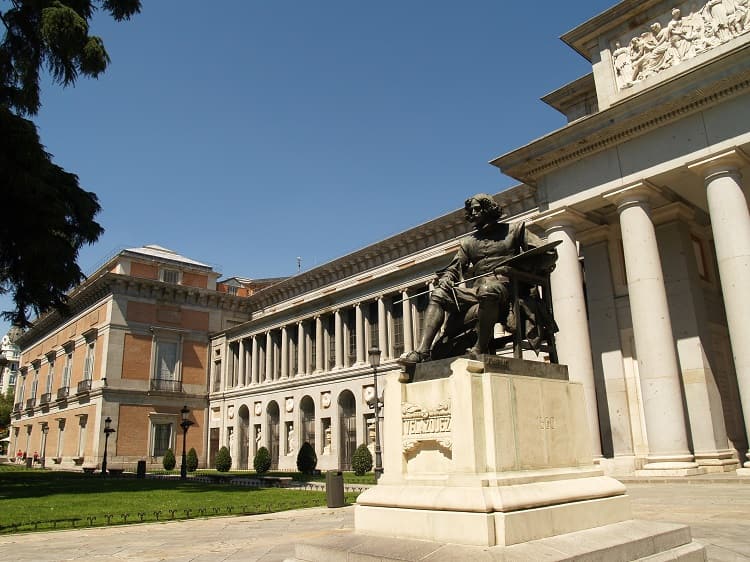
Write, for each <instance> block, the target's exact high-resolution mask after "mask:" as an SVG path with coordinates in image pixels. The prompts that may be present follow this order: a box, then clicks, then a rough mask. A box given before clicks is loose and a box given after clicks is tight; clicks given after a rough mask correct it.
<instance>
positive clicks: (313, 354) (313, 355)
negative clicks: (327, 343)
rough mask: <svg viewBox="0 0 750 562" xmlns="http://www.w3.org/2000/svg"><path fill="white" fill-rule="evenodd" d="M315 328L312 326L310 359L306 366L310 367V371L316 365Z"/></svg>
mask: <svg viewBox="0 0 750 562" xmlns="http://www.w3.org/2000/svg"><path fill="white" fill-rule="evenodd" d="M315 338H316V334H315V326H314V325H313V326H312V332H311V333H310V340H309V341H310V359H308V361H307V364H308V365H310V370H311V371H314V370H315V366H316V365H317V364H318V350H317V349H316V347H317V344H316V343H315Z"/></svg>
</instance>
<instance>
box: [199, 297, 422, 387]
mask: <svg viewBox="0 0 750 562" xmlns="http://www.w3.org/2000/svg"><path fill="white" fill-rule="evenodd" d="M427 288H428V286H427V285H425V284H419V285H415V286H413V287H410V288H408V289H404V290H400V291H398V292H394V293H389V294H383V295H380V296H378V297H376V298H374V299H369V300H368V299H364V300H362V301H361V302H356V303H353V304H350V305H343V306H340V307H338V308H333V309H331V310H328V311H326V312H324V313H319V314H315V315H313V316H310V317H307V318H302V319H296V320H294V321H292V322H290V323H288V324H284V325H281V326H277V327H274V328H271V329H265V330H261V331H258V332H255V333H252V334H249V335H246V336H242V337H239V338H236V339H230V340H229V342H228V346H227V360H226V363H225V365H224V369H223V373H222V380H221V384H220V385H217V386H214V388H212V391H214V392H216V391H228V390H231V389H234V388H240V387H251V386H256V385H261V384H265V383H271V382H275V381H281V380H285V379H290V378H298V377H303V376H309V375H316V374H321V373H325V372H331V371H338V370H342V369H348V368H356V367H360V366H361V367H364V366H367V365H368V364H369V359H368V355H367V350H368V349H369V348H372V347H378V348H379V349H380V350H381V353H382V355H381V361H388V360H393V359H396V358H397V357H398V356H399V355H401V354H402V353H404V352H406V351H411V350H412V349H414V342H415V341H416V340H417V339H418V337H419V333H420V330H421V312H422V310H423V309H424V306H426V301H427V295H424V297H423V298H422V299H415V298H411V299H410V298H409V297H410V296H414V295H416V294H417V293H421V292H423V291H425V290H426V289H427Z"/></svg>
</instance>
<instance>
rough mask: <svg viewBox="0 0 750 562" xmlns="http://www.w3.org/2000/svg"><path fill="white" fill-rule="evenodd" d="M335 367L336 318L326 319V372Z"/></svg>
mask: <svg viewBox="0 0 750 562" xmlns="http://www.w3.org/2000/svg"><path fill="white" fill-rule="evenodd" d="M335 366H336V318H335V317H334V315H333V314H331V315H330V316H329V317H328V370H329V371H330V370H331V369H333V368H334V367H335Z"/></svg>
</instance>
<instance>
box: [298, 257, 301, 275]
mask: <svg viewBox="0 0 750 562" xmlns="http://www.w3.org/2000/svg"><path fill="white" fill-rule="evenodd" d="M301 269H302V258H301V257H299V256H297V273H299V272H300V270H301Z"/></svg>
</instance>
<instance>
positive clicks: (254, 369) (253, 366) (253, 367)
mask: <svg viewBox="0 0 750 562" xmlns="http://www.w3.org/2000/svg"><path fill="white" fill-rule="evenodd" d="M251 349H252V355H251V356H250V382H251V383H252V384H258V336H257V335H254V336H253V343H252V347H251Z"/></svg>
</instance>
